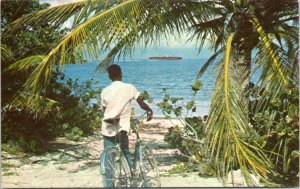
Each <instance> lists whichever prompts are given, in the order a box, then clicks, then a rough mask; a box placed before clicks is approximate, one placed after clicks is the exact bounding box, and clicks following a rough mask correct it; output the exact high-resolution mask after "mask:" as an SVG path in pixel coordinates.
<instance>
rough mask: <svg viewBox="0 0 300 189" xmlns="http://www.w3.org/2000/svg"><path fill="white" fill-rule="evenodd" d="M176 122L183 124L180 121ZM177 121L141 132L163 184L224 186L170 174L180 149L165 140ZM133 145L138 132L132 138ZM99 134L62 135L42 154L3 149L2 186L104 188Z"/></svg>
mask: <svg viewBox="0 0 300 189" xmlns="http://www.w3.org/2000/svg"><path fill="white" fill-rule="evenodd" d="M173 123H175V124H179V122H178V121H177V120H173ZM172 126H173V124H172V123H171V122H170V121H168V120H165V119H153V120H152V121H150V122H148V123H147V124H146V125H145V127H144V128H143V129H142V130H141V131H140V137H141V138H142V140H143V141H145V142H146V143H148V144H149V145H150V146H151V148H152V149H153V152H154V154H155V157H156V159H157V161H158V164H159V170H160V175H161V185H162V187H222V186H223V185H222V183H221V182H220V181H219V180H218V179H216V178H203V177H199V176H198V175H197V173H196V172H195V173H188V174H186V175H182V174H176V175H174V174H168V172H167V170H169V169H171V168H172V167H173V166H174V163H175V162H177V161H178V160H177V156H178V155H176V154H178V150H177V149H171V148H169V146H168V144H167V143H166V142H164V141H163V139H164V134H165V133H167V132H168V128H170V127H172ZM129 140H130V146H131V147H132V146H133V144H134V141H135V135H134V134H131V135H130V137H129ZM102 142H103V141H102V136H101V135H100V134H99V133H95V135H93V136H90V137H86V138H84V140H83V141H81V142H73V141H68V140H66V139H64V138H58V139H57V140H55V141H54V142H52V143H51V144H50V145H49V147H48V149H45V151H44V152H42V153H41V154H39V155H36V154H35V155H30V154H19V155H9V154H6V153H5V152H3V154H2V158H3V159H2V163H3V164H2V165H4V164H5V165H7V164H9V165H10V168H9V169H7V168H5V166H4V167H3V166H2V171H1V174H2V181H1V187H2V188H27V187H31V188H41V187H48V188H50V187H68V188H69V187H70V188H74V187H103V185H102V178H101V175H100V166H99V157H100V153H101V151H102V150H103V144H102Z"/></svg>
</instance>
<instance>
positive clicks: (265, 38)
mask: <svg viewBox="0 0 300 189" xmlns="http://www.w3.org/2000/svg"><path fill="white" fill-rule="evenodd" d="M251 22H252V23H253V24H254V27H255V29H256V30H257V33H258V34H259V35H260V37H261V39H262V41H263V43H264V45H265V47H266V49H267V50H268V52H269V56H270V57H271V59H272V60H273V64H272V67H273V69H274V71H275V72H277V73H278V76H279V77H280V78H281V80H282V81H283V83H284V84H285V85H287V84H288V80H287V78H286V77H285V75H284V72H283V70H282V68H281V65H280V62H279V60H278V57H277V56H276V54H275V52H274V50H273V48H272V46H271V43H270V40H269V38H268V36H267V34H266V33H265V31H264V30H263V27H262V26H261V24H260V23H259V21H258V19H256V18H253V19H252V20H251Z"/></svg>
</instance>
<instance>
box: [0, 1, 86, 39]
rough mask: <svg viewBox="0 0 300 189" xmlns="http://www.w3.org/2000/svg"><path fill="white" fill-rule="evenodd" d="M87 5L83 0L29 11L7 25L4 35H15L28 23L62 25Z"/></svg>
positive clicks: (30, 24)
mask: <svg viewBox="0 0 300 189" xmlns="http://www.w3.org/2000/svg"><path fill="white" fill-rule="evenodd" d="M85 5H86V1H85V0H82V1H78V2H74V3H69V4H63V5H59V6H54V7H49V8H47V9H43V10H40V11H36V12H33V13H29V14H27V15H24V16H22V17H21V18H19V19H17V20H15V21H14V22H12V23H11V24H10V25H9V26H7V27H6V29H5V31H4V32H3V36H2V37H5V36H7V35H14V34H15V33H16V32H18V31H19V30H20V28H22V27H24V26H26V25H28V26H31V27H32V26H35V25H38V24H41V23H51V24H53V25H54V26H59V25H62V24H63V23H64V22H66V21H67V20H68V19H69V18H70V17H72V16H74V15H75V14H76V13H77V12H79V11H80V10H81V9H82V8H84V7H85Z"/></svg>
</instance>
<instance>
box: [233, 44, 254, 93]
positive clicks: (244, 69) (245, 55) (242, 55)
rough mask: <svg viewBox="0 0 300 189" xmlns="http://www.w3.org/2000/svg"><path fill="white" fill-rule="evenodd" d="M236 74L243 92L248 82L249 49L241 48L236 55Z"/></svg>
mask: <svg viewBox="0 0 300 189" xmlns="http://www.w3.org/2000/svg"><path fill="white" fill-rule="evenodd" d="M236 72H237V76H238V77H240V79H239V81H240V83H239V84H240V85H241V86H242V89H243V90H244V92H246V89H247V88H248V86H249V84H250V74H251V51H250V50H244V49H243V50H241V51H240V52H239V55H238V60H237V64H236Z"/></svg>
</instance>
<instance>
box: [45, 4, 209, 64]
mask: <svg viewBox="0 0 300 189" xmlns="http://www.w3.org/2000/svg"><path fill="white" fill-rule="evenodd" d="M76 1H81V0H40V2H41V3H46V2H47V3H50V4H51V6H57V5H62V4H66V3H72V2H76ZM71 23H72V20H70V21H68V22H67V23H66V24H65V26H66V27H70V26H71ZM187 40H188V35H187V34H184V33H183V34H181V35H177V34H174V35H173V36H169V39H161V41H160V45H159V47H158V48H157V47H148V48H147V49H144V48H143V47H141V48H137V49H136V51H135V52H134V57H135V58H137V59H144V58H148V57H149V56H163V55H171V56H172V55H175V56H185V57H187V58H191V59H194V58H199V57H200V58H209V57H210V55H211V54H212V53H211V52H210V50H208V47H207V45H205V46H204V48H203V50H202V51H201V54H198V50H197V48H196V44H195V43H193V42H187Z"/></svg>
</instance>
